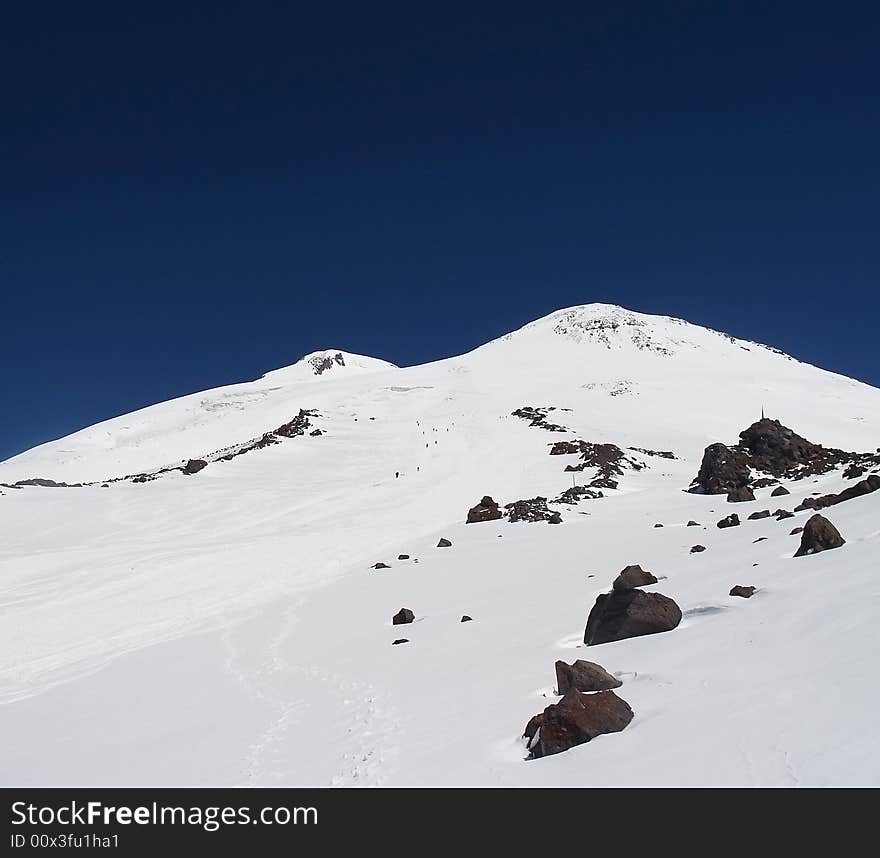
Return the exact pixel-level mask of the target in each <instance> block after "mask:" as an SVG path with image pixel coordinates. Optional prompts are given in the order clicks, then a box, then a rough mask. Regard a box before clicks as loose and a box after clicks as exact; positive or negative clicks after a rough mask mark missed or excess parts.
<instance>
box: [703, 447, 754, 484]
mask: <svg viewBox="0 0 880 858" xmlns="http://www.w3.org/2000/svg"><path fill="white" fill-rule="evenodd" d="M750 477H751V471H750V470H749V465H748V457H747V456H746V455H745V454H743V453H742V452H740V451H739V450H737V449H735V448H732V447H728V446H727V445H726V444H710V445H709V446H708V447H706V450H705V452H704V453H703V461H702V462H701V464H700V470H699V473H698V474H697V478H696V480H695V481H694V484H693V485H692V486H691V488H690V489H689V491H692V492H696V493H697V494H706V495H722V494H727V493H728V492H731V491H733V490H734V489H737V488H739V487H740V486H745V485H746V484H747V483H748V481H749V478H750Z"/></svg>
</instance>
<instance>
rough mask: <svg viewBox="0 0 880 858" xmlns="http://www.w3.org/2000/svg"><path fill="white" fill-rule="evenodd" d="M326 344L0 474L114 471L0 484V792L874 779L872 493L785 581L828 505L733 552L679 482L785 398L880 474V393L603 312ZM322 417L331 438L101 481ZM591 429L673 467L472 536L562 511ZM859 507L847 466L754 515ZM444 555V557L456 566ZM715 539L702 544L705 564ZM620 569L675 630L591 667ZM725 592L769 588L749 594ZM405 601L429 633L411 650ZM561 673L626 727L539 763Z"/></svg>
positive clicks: (753, 531)
mask: <svg viewBox="0 0 880 858" xmlns="http://www.w3.org/2000/svg"><path fill="white" fill-rule="evenodd" d="M336 354H337V352H336V351H335V350H330V351H329V352H326V353H316V354H314V355H308V356H306V358H304V359H303V360H302V361H300V362H298V363H297V364H295V365H294V366H293V367H288V368H286V369H281V370H276V371H274V372H271V373H268V374H266V375H265V376H264V377H263V378H262V379H260V380H258V381H255V382H252V383H248V384H241V385H234V386H231V387H225V388H218V389H216V390H212V391H207V392H205V393H200V394H194V395H192V396H187V397H183V398H181V399H178V400H173V401H171V402H167V403H162V404H160V405H156V406H152V407H150V408H147V409H144V410H142V411H139V412H135V413H133V414H131V415H126V416H123V417H119V418H114V419H113V420H110V421H107V422H105V423H101V424H98V425H96V426H94V427H91V428H89V429H85V430H82V431H81V432H77V433H75V434H74V435H71V436H69V437H68V438H64V439H61V440H59V441H56V442H52V443H50V444H44V445H42V446H41V447H37V448H35V449H34V450H31V451H28V452H26V453H23V454H21V455H19V456H16V457H14V458H13V459H10V460H8V461H6V462H3V463H0V483H6V484H12V483H14V482H16V481H18V480H24V479H29V478H35V477H40V478H47V479H53V480H55V481H57V482H68V483H71V482H81V481H83V482H86V481H97V483H96V484H95V485H89V486H83V487H78V488H35V487H30V488H22V489H11V488H2V489H0V491H2V492H3V495H2V497H0V521H2V524H3V533H4V536H3V541H2V545H0V604H2V606H3V616H4V622H3V623H2V624H0V702H2V704H3V705H0V727H2V728H3V729H4V735H7V736H15V737H16V740H15V742H14V743H11V744H9V745H7V747H6V749H5V751H4V754H3V765H2V771H3V775H4V777H3V780H4V783H7V784H47V785H49V784H62V783H64V784H68V783H75V784H92V783H96V784H254V785H262V784H290V785H322V784H339V785H353V784H370V785H372V784H490V785H491V784H524V785H537V784H794V783H800V784H854V783H858V784H875V783H877V781H878V773H880V742H878V740H877V739H876V738H875V732H874V730H873V725H872V724H870V723H869V721H870V720H872V715H871V713H872V711H873V709H874V707H875V706H876V704H877V702H878V693H877V692H876V690H875V689H874V687H873V683H872V682H871V676H872V672H871V670H870V666H871V664H872V661H873V659H874V658H875V657H876V655H877V648H878V646H877V634H876V632H875V631H874V628H873V614H874V612H875V609H876V601H877V599H878V598H880V591H878V590H877V587H876V584H875V583H874V579H875V575H876V572H875V570H876V560H877V552H878V547H880V529H878V528H880V525H878V524H877V510H878V505H880V497H878V494H880V493H877V494H875V495H869V496H867V497H864V498H859V499H856V500H853V501H850V502H847V503H845V504H841V505H840V506H837V507H834V508H832V509H831V510H829V511H828V513H827V515H828V517H829V518H830V519H831V520H832V521H833V522H834V523H835V524H836V525H837V526H838V528H839V529H840V531H841V532H842V534H843V535H844V537H845V538H846V539H847V544H846V545H845V546H844V547H843V548H842V549H839V550H836V551H831V552H825V553H823V554H820V555H816V556H813V557H805V558H797V559H793V558H792V557H791V555H792V554H793V553H794V550H795V548H796V547H797V537H795V536H789V535H788V534H789V531H790V530H791V528H792V527H794V526H796V525H800V524H803V521H804V520H805V518H806V516H807V513H799V514H798V515H797V516H796V518H795V519H788V520H785V521H782V522H776V521H775V520H774V519H769V520H768V519H765V520H762V521H753V522H746V521H744V523H743V525H742V526H741V527H739V528H733V529H731V530H718V529H717V528H716V527H715V526H714V525H715V522H716V521H717V520H719V519H720V518H722V517H723V516H724V515H727V514H728V512H730V511H731V507H730V505H728V504H727V503H726V502H725V499H724V498H723V497H718V496H708V497H707V496H702V497H701V496H696V495H690V494H686V493H684V492H682V488H684V487H686V486H687V485H688V484H689V483H690V480H691V479H692V477H693V476H694V475H695V474H696V471H697V468H698V466H699V462H700V458H701V456H702V452H703V449H704V447H705V446H706V445H707V444H709V443H711V442H714V441H724V442H728V443H733V442H734V441H735V440H736V438H737V435H738V433H739V431H740V430H741V429H743V428H745V427H746V426H747V425H749V424H750V423H751V422H753V421H754V420H755V419H757V417H759V416H760V412H761V409H762V408H764V409H765V410H766V412H767V414H768V415H769V416H772V417H778V418H779V419H780V420H781V421H782V422H783V423H785V424H786V425H788V426H790V427H792V428H793V429H795V430H796V431H797V432H799V433H800V434H802V435H804V436H806V437H807V438H809V439H811V440H813V441H817V442H820V443H823V444H826V445H828V446H838V447H842V448H844V449H852V450H874V449H875V448H877V446H878V444H880V391H878V390H877V389H875V388H872V387H869V386H867V385H864V384H861V383H858V382H855V381H852V380H850V379H847V378H844V377H841V376H838V375H835V374H832V373H829V372H825V371H823V370H820V369H817V368H815V367H812V366H809V365H807V364H803V363H800V362H798V361H796V360H794V359H792V358H790V357H788V356H786V355H783V354H781V353H779V352H776V351H774V350H772V349H768V348H766V347H764V346H760V345H757V344H754V343H750V342H746V341H740V340H736V339H733V338H730V337H727V336H725V335H723V334H719V333H716V332H714V331H709V330H707V329H705V328H700V327H698V326H694V325H690V324H688V323H686V322H683V321H681V320H676V319H671V318H666V317H652V316H645V315H641V314H637V313H632V312H630V311H627V310H623V309H622V308H618V307H612V306H608V305H595V304H594V305H586V306H583V307H576V308H571V309H567V310H561V311H559V312H557V313H553V314H552V315H550V316H548V317H546V318H544V319H540V320H538V321H536V322H533V323H532V324H530V325H527V326H526V327H524V328H522V329H521V330H519V331H516V332H514V333H512V334H510V335H508V336H506V337H503V338H501V339H499V340H496V341H493V342H491V343H488V344H487V345H485V346H483V347H481V348H479V349H476V350H475V351H473V352H471V353H469V354H467V355H463V356H461V357H458V358H452V359H449V360H444V361H439V362H436V363H433V364H427V365H424V366H418V367H408V368H398V367H394V366H393V365H390V364H387V363H385V362H383V361H377V360H374V359H370V358H361V357H358V356H354V355H349V354H348V353H345V352H339V354H340V355H341V356H342V359H343V363H342V364H340V363H339V362H338V361H336V360H335V359H334V358H335V355H336ZM328 357H329V359H330V360H329V365H327V366H326V368H325V369H323V370H322V371H321V372H320V373H318V374H316V372H315V368H316V364H317V365H318V366H323V365H324V364H325V363H327V358H328ZM312 358H316V360H315V361H312ZM522 406H539V407H550V406H553V407H555V408H556V409H557V410H555V411H552V412H549V419H551V420H552V421H553V422H554V423H557V424H561V425H563V426H565V427H567V428H569V429H570V430H572V431H571V432H568V433H565V432H547V431H545V430H543V429H541V428H536V427H530V426H529V425H528V422H526V421H524V420H521V419H519V418H517V417H514V416H511V412H512V411H513V410H515V409H517V408H519V407H522ZM300 409H314V410H315V411H317V413H318V415H319V416H317V417H314V418H311V424H312V426H313V427H317V428H320V429H321V430H322V431H323V432H324V434H322V435H320V436H311V435H309V434H305V435H303V436H301V437H295V438H289V439H283V440H282V442H281V443H278V444H276V445H273V446H269V447H266V448H265V449H257V450H253V451H251V452H248V453H247V454H245V455H242V456H239V457H237V458H235V459H233V460H231V461H222V460H220V461H213V460H211V461H210V464H209V465H208V467H206V468H205V469H204V470H203V471H201V472H200V473H198V474H196V475H194V476H186V475H184V474H182V473H180V472H172V473H168V474H163V475H161V476H160V477H159V478H158V479H156V480H154V481H151V482H148V483H145V484H133V483H131V482H130V481H127V480H126V481H121V482H114V483H112V484H110V486H109V487H108V488H101V485H100V481H102V480H107V479H110V478H113V477H120V476H124V475H127V474H135V473H141V472H150V471H154V470H157V469H160V468H163V467H168V466H174V465H178V464H180V463H181V462H183V461H185V460H186V459H189V458H204V457H208V458H210V456H211V454H212V453H214V452H215V451H218V450H221V449H223V448H226V447H228V446H230V445H233V444H240V443H244V442H246V441H248V440H249V439H253V438H258V437H260V436H261V435H263V433H265V432H269V431H271V430H273V429H275V428H276V427H277V426H279V425H281V424H283V423H286V422H287V421H289V420H291V418H293V417H294V416H295V415H296V414H297V413H298V411H299V410H300ZM563 409H570V410H563ZM575 438H581V439H584V440H587V441H594V442H613V443H616V444H618V445H620V446H621V447H639V448H645V449H651V450H660V451H667V450H668V451H672V452H673V453H674V454H675V455H676V456H677V457H678V458H676V459H674V460H669V459H665V458H659V457H656V456H650V455H647V454H641V453H634V452H633V453H631V455H632V456H634V457H635V458H636V459H639V460H640V461H642V462H644V463H645V465H646V466H647V467H646V468H645V469H643V470H640V471H627V472H626V473H625V475H624V476H623V477H622V478H621V479H620V488H619V489H618V490H616V491H610V490H609V491H606V493H605V494H606V497H604V498H601V499H597V500H592V501H585V502H583V503H581V504H579V505H578V506H576V507H571V508H566V507H562V506H560V507H558V508H559V509H561V510H562V517H563V519H564V521H563V523H562V524H561V525H558V526H549V525H546V524H544V523H535V524H527V523H517V524H510V523H508V522H505V521H497V522H491V523H485V524H475V525H465V524H464V523H463V522H464V518H465V515H466V512H467V509H468V508H469V507H470V506H472V505H473V504H474V503H476V502H477V500H479V498H480V497H481V496H482V495H483V494H490V495H492V496H493V497H494V498H495V499H496V500H498V501H500V502H502V503H506V502H510V501H513V500H517V499H519V498H531V497H534V496H536V495H543V496H546V497H550V498H553V497H555V496H557V495H558V494H559V493H560V492H561V491H562V490H564V489H565V488H567V487H569V486H570V485H571V484H572V475H571V474H569V473H565V472H564V471H563V469H564V467H565V465H566V464H569V463H573V462H575V461H577V460H576V458H575V457H573V456H549V455H548V445H549V444H551V443H553V442H556V441H559V440H564V439H575ZM395 473H399V474H400V476H399V477H396V476H395ZM582 476H583V477H584V479H581V477H582ZM588 476H589V475H588V474H587V475H575V477H576V478H577V479H578V482H586V481H588ZM849 484H850V483H849V482H848V481H844V480H843V479H842V477H841V475H840V473H839V472H835V473H832V474H829V475H826V476H824V477H822V478H820V479H819V480H818V481H817V482H813V481H812V480H807V481H804V482H800V483H795V484H790V485H789V488H791V490H792V496H791V497H790V498H773V499H772V502H771V501H770V500H769V499H768V498H767V495H768V494H769V491H770V490H769V489H766V490H762V491H761V492H759V493H758V500H757V501H755V502H753V503H747V504H739V505H737V506H736V507H735V509H736V512H737V513H738V514H739V515H740V517H741V518H743V519H745V517H746V515H748V513H750V512H751V511H753V510H759V509H765V508H770V509H776V508H777V507H778V506H785V507H786V508H788V509H792V508H793V507H794V505H795V503H797V502H799V501H800V500H802V499H803V497H805V496H807V495H809V494H811V493H813V492H821V493H826V492H829V491H839V490H840V489H841V488H843V487H844V486H846V485H849ZM785 501H788V503H784V502H785ZM689 519H696V520H697V521H699V522H701V523H702V525H705V526H706V529H703V528H702V527H701V528H696V527H691V528H686V527H684V524H685V523H686V522H687V521H688V520H689ZM658 522H662V523H663V524H664V527H663V528H654V527H653V525H654V524H655V523H658ZM441 536H445V537H448V538H449V539H451V540H452V542H453V546H452V548H448V549H437V548H435V546H436V543H437V541H438V539H439V538H440V537H441ZM761 536H766V537H767V539H766V540H764V541H761V542H757V543H756V542H754V540H756V539H758V538H759V537H761ZM499 537H500V538H499ZM697 542H699V543H701V544H703V545H705V546H706V547H707V551H706V552H704V553H702V554H693V555H692V554H690V553H689V548H690V546H691V545H693V544H694V543H697ZM399 554H409V555H411V557H412V559H410V560H406V561H398V560H397V559H396V558H397V556H398V555H399ZM377 561H384V562H386V563H388V564H389V565H390V566H391V568H390V569H386V570H378V571H374V570H372V569H371V568H370V566H372V564H374V563H375V562H377ZM629 563H640V564H642V565H643V566H645V567H646V568H649V569H651V570H653V571H654V573H655V574H656V575H657V576H658V578H661V580H660V582H659V583H658V584H657V585H654V587H653V588H652V589H655V590H657V591H659V592H663V593H665V594H666V595H669V596H671V597H673V598H674V599H675V600H676V601H677V602H678V604H679V605H680V606H681V608H682V610H683V611H684V613H685V619H684V621H683V622H682V624H681V625H680V626H679V627H678V628H677V629H676V630H674V631H672V632H669V633H666V634H662V635H654V636H650V637H643V638H636V639H632V640H628V641H620V642H615V643H610V644H604V645H602V646H597V647H584V646H583V645H582V644H581V640H582V637H583V628H584V624H585V622H586V617H587V614H588V613H589V609H590V607H591V606H592V604H593V602H594V600H595V597H596V595H597V594H598V593H600V592H603V591H604V590H607V589H608V587H609V586H610V583H611V581H612V579H613V578H614V576H615V575H616V574H617V572H618V571H619V570H620V569H621V568H623V566H625V565H627V564H629ZM753 564H758V565H757V566H753ZM734 584H753V585H755V586H757V587H758V588H759V591H758V593H757V594H756V595H755V596H754V597H753V598H752V599H750V600H748V601H746V600H742V599H736V598H731V597H729V596H727V592H728V590H729V589H730V587H731V586H733V585H734ZM402 606H406V607H409V608H411V609H412V610H413V611H414V612H415V614H416V617H417V619H416V622H415V623H413V624H412V625H408V626H397V627H392V626H391V616H392V615H393V614H394V613H395V612H396V611H397V610H398V609H399V608H400V607H402ZM462 614H468V615H470V616H472V617H473V618H474V621H473V622H470V623H464V624H462V623H461V622H460V621H459V620H460V617H461V615H462ZM398 637H405V638H408V639H409V641H410V642H409V643H407V644H404V645H401V646H391V641H392V640H394V639H396V638H398ZM558 658H563V659H565V660H568V661H571V660H572V659H574V658H587V659H589V660H592V661H597V662H599V663H600V664H602V665H603V666H605V667H606V669H608V670H610V671H612V672H616V673H618V674H619V675H620V676H621V678H622V679H623V682H624V684H623V686H622V687H621V688H620V689H618V693H619V695H620V696H621V697H623V698H624V699H625V700H627V701H628V702H629V703H630V705H631V706H632V707H633V709H634V711H635V713H636V715H635V719H634V720H633V722H632V723H631V724H630V726H629V727H627V729H626V730H625V731H624V732H622V733H620V734H616V735H611V736H602V737H599V738H598V739H596V740H594V741H593V742H590V743H589V744H586V745H583V746H580V747H578V748H575V749H573V750H571V751H568V752H566V753H564V754H560V755H558V756H555V757H550V758H546V759H543V760H538V761H528V762H526V761H524V759H523V757H524V754H525V751H524V747H523V744H522V742H521V740H520V738H519V737H520V735H521V732H522V728H523V726H524V725H525V723H526V721H527V720H528V718H529V717H530V716H531V715H533V714H535V713H536V712H538V711H540V710H541V709H543V708H544V706H546V705H547V704H548V703H549V702H552V701H553V700H554V699H555V698H554V696H553V691H554V688H553V686H554V680H555V677H554V671H553V664H554V661H555V660H556V659H558ZM61 713H63V717H61Z"/></svg>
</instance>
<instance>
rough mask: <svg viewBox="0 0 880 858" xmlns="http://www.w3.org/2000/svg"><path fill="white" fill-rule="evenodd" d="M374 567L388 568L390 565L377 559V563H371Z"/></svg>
mask: <svg viewBox="0 0 880 858" xmlns="http://www.w3.org/2000/svg"><path fill="white" fill-rule="evenodd" d="M373 568H374V569H390V568H391V567H390V566H389V565H388V564H387V563H382V562H381V561H379V562H378V563H374V564H373Z"/></svg>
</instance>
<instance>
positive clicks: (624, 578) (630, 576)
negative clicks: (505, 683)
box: [560, 565, 657, 693]
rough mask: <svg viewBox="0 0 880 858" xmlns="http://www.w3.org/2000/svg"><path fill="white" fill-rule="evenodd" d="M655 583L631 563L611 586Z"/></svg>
mask: <svg viewBox="0 0 880 858" xmlns="http://www.w3.org/2000/svg"><path fill="white" fill-rule="evenodd" d="M656 583H657V579H656V578H655V577H654V576H653V575H652V574H651V573H650V572H648V571H646V570H645V569H642V567H641V566H638V565H633V566H627V567H626V568H625V569H623V570H622V571H621V573H620V574H619V575H618V576H617V577H616V578H615V579H614V583H613V584H612V585H611V586H612V587H613V588H614V589H615V590H634V589H635V588H636V587H644V586H646V585H648V584H656ZM586 690H587V689H586V688H582V689H581V691H586ZM560 693H564V692H560Z"/></svg>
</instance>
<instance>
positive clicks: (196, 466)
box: [181, 459, 213, 475]
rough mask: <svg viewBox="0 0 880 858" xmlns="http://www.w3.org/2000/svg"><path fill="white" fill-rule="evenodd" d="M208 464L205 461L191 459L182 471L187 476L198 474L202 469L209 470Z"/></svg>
mask: <svg viewBox="0 0 880 858" xmlns="http://www.w3.org/2000/svg"><path fill="white" fill-rule="evenodd" d="M207 467H208V463H207V462H206V461H205V460H204V459H190V460H189V461H188V462H187V463H186V464H185V465H184V466H183V468H181V470H182V471H183V472H184V473H185V474H189V475H192V474H197V473H198V472H199V471H201V470H202V468H207ZM212 473H213V472H212Z"/></svg>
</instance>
